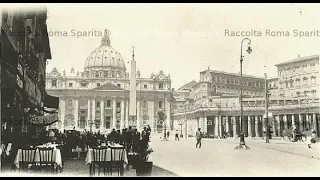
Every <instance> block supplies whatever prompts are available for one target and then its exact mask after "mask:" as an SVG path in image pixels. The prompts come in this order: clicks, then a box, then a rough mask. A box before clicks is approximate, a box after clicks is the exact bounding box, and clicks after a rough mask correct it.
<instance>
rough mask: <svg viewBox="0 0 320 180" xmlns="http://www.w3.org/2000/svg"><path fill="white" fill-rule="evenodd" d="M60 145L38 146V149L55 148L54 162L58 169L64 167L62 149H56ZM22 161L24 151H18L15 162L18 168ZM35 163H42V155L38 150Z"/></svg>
mask: <svg viewBox="0 0 320 180" xmlns="http://www.w3.org/2000/svg"><path fill="white" fill-rule="evenodd" d="M58 145H59V144H44V145H39V146H36V148H44V147H46V148H49V147H51V148H53V161H54V163H55V166H56V167H60V168H61V167H62V157H61V152H60V149H58V148H56V147H57V146H58ZM20 161H22V149H18V152H17V155H16V158H15V160H14V164H15V165H16V167H17V168H19V162H20ZM34 161H35V162H36V163H39V162H40V153H39V150H38V149H36V154H35V158H34Z"/></svg>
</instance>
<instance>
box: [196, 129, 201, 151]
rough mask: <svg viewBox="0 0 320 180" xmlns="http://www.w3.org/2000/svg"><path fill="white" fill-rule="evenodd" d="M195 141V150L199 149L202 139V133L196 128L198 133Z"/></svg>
mask: <svg viewBox="0 0 320 180" xmlns="http://www.w3.org/2000/svg"><path fill="white" fill-rule="evenodd" d="M196 139H197V144H196V148H198V145H199V148H201V139H202V132H201V128H198V131H197V132H196Z"/></svg>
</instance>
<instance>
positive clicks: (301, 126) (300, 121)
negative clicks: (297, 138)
mask: <svg viewBox="0 0 320 180" xmlns="http://www.w3.org/2000/svg"><path fill="white" fill-rule="evenodd" d="M299 130H300V131H301V132H303V130H304V128H303V115H302V114H299Z"/></svg>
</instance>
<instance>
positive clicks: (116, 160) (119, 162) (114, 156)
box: [110, 146, 125, 176]
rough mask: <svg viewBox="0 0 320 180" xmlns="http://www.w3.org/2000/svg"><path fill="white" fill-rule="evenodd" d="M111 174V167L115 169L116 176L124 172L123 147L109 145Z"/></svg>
mask: <svg viewBox="0 0 320 180" xmlns="http://www.w3.org/2000/svg"><path fill="white" fill-rule="evenodd" d="M110 149H111V165H112V167H111V168H112V169H111V175H112V170H113V168H114V169H116V170H117V172H118V176H123V172H124V167H123V164H124V156H125V147H123V146H122V147H115V146H111V147H110Z"/></svg>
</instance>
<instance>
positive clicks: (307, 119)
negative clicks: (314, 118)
mask: <svg viewBox="0 0 320 180" xmlns="http://www.w3.org/2000/svg"><path fill="white" fill-rule="evenodd" d="M310 124H311V123H310V117H309V114H306V129H308V130H310Z"/></svg>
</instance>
